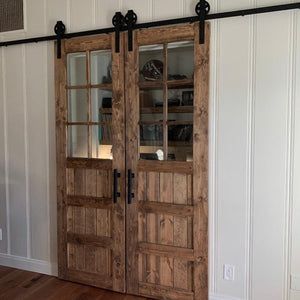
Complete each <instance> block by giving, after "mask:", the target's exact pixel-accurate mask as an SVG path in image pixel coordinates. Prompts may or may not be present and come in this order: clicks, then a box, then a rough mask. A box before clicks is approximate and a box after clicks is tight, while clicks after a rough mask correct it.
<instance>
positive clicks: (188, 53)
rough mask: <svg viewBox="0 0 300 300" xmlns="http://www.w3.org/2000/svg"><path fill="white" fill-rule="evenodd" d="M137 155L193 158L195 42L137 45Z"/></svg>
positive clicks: (167, 158) (147, 157) (151, 158)
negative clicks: (138, 152)
mask: <svg viewBox="0 0 300 300" xmlns="http://www.w3.org/2000/svg"><path fill="white" fill-rule="evenodd" d="M139 69H140V74H139V101H140V118H139V128H140V140H139V142H140V143H139V149H140V159H147V160H174V161H191V160H192V159H193V111H194V101H193V100H194V43H193V42H191V41H182V42H174V43H166V44H159V45H147V46H141V47H139Z"/></svg>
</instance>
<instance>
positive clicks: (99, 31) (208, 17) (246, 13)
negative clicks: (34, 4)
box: [0, 2, 300, 47]
mask: <svg viewBox="0 0 300 300" xmlns="http://www.w3.org/2000/svg"><path fill="white" fill-rule="evenodd" d="M293 9H300V2H296V3H289V4H281V5H274V6H266V7H259V8H251V9H242V10H236V11H229V12H221V13H215V14H207V15H205V20H216V19H224V18H232V17H239V16H242V17H244V16H249V15H256V14H263V13H271V12H279V11H286V10H293ZM197 21H199V16H192V17H185V18H177V19H169V20H162V21H155V22H146V23H140V24H134V25H132V27H131V28H130V29H131V30H134V29H142V28H151V27H159V26H167V25H175V24H183V23H193V22H197ZM128 29H129V28H128V26H122V28H121V29H120V31H126V30H128ZM115 31H116V29H115V27H109V28H104V29H95V30H87V31H80V32H73V33H65V34H63V35H62V36H61V38H62V39H70V38H75V37H82V36H89V35H96V34H108V33H112V32H115ZM57 39H58V36H57V35H49V36H41V37H33V38H25V39H19V40H12V41H6V42H1V43H0V47H4V46H5V47H7V46H12V45H20V44H29V43H39V42H46V41H54V40H57Z"/></svg>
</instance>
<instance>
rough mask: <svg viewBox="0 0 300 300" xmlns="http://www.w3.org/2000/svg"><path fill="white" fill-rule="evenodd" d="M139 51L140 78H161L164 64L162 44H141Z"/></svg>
mask: <svg viewBox="0 0 300 300" xmlns="http://www.w3.org/2000/svg"><path fill="white" fill-rule="evenodd" d="M139 51H140V56H139V60H140V61H139V64H140V80H141V81H158V80H162V79H163V64H164V56H163V45H150V46H141V47H140V49H139Z"/></svg>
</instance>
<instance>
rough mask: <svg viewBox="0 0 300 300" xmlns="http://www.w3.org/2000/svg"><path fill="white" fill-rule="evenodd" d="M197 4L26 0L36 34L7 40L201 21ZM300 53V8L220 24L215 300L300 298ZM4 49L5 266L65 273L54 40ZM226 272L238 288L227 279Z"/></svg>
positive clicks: (29, 27)
mask: <svg viewBox="0 0 300 300" xmlns="http://www.w3.org/2000/svg"><path fill="white" fill-rule="evenodd" d="M288 1H289V0H282V1H280V0H276V1H275V0H261V1H256V0H211V1H210V3H211V6H212V11H213V12H217V11H226V10H232V9H239V8H247V7H254V6H255V5H259V6H263V5H274V4H280V3H284V2H288ZM196 2H197V1H192V0H164V1H159V0H48V1H46V0H25V3H26V5H25V7H26V30H25V31H20V32H15V33H10V34H6V35H2V36H1V40H9V39H14V38H17V37H18V38H19V37H26V36H28V37H31V36H36V35H42V34H50V33H52V30H53V26H54V24H55V22H56V20H63V21H64V22H65V24H66V26H67V29H68V31H69V32H71V31H77V30H84V29H89V28H96V27H97V28H98V27H107V26H111V18H112V16H113V14H114V12H115V11H118V10H121V11H122V12H123V13H124V14H125V13H126V11H127V9H134V10H135V11H136V12H137V14H138V18H139V21H140V22H142V21H148V20H158V19H162V18H172V17H181V16H186V15H193V14H194V6H195V3H196ZM299 49H300V12H299V11H293V12H281V13H273V14H268V15H260V16H252V17H244V18H242V17H238V18H233V19H226V20H219V21H213V22H212V41H211V97H210V125H211V126H210V291H211V295H212V296H211V299H228V300H229V299H231V300H234V299H236V300H238V299H245V300H246V299H247V300H250V299H251V300H287V299H290V300H299V299H300V257H299V256H300V185H299V180H300V51H299ZM0 51H1V55H0V124H1V125H0V228H2V230H3V240H2V241H0V252H1V254H0V264H7V265H12V266H17V267H21V268H25V269H31V270H38V271H41V272H46V273H52V274H55V269H56V238H55V237H56V235H55V232H56V212H55V211H56V207H55V193H56V190H55V122H54V120H55V119H54V83H53V78H54V72H53V61H54V57H53V43H51V42H49V43H41V44H33V45H26V46H24V45H23V46H13V47H8V48H2V49H1V50H0ZM224 264H231V265H234V266H235V267H236V274H235V275H236V276H235V277H236V278H235V281H233V282H230V281H224V280H223V278H222V272H223V271H222V268H223V265H224ZM291 279H292V280H291ZM291 286H292V289H290V287H291ZM297 289H298V290H299V291H297Z"/></svg>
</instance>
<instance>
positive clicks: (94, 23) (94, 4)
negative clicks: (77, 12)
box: [93, 0, 97, 27]
mask: <svg viewBox="0 0 300 300" xmlns="http://www.w3.org/2000/svg"><path fill="white" fill-rule="evenodd" d="M96 20H97V9H96V0H93V25H94V27H96Z"/></svg>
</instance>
